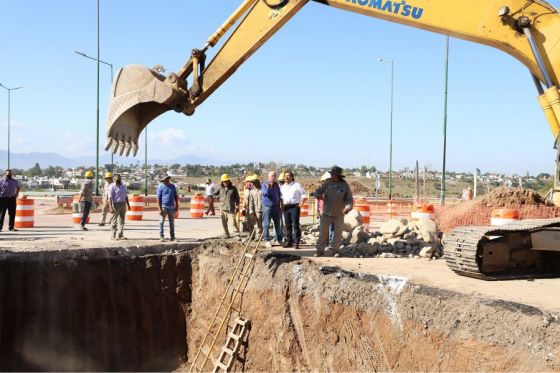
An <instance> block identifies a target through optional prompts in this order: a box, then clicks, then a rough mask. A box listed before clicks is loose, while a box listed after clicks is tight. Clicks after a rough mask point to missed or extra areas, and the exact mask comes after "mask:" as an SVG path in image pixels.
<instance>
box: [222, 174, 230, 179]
mask: <svg viewBox="0 0 560 373" xmlns="http://www.w3.org/2000/svg"><path fill="white" fill-rule="evenodd" d="M220 180H222V181H229V175H228V174H223V175H222V177H221V178H220Z"/></svg>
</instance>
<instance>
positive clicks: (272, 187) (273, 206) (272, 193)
mask: <svg viewBox="0 0 560 373" xmlns="http://www.w3.org/2000/svg"><path fill="white" fill-rule="evenodd" d="M261 190H262V204H263V230H264V236H263V240H264V244H265V246H266V247H268V248H270V247H272V243H271V242H270V221H271V220H272V221H273V222H274V231H275V232H276V241H277V242H278V244H279V245H280V244H281V242H282V228H281V226H280V219H281V218H280V211H281V210H282V199H281V192H280V186H279V185H278V182H277V181H276V171H270V172H269V173H268V178H267V180H266V181H265V182H264V183H263V185H262V187H261Z"/></svg>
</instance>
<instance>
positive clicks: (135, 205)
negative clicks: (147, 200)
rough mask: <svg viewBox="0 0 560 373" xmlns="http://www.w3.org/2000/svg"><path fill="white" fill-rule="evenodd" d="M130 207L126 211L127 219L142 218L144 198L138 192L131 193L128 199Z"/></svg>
mask: <svg viewBox="0 0 560 373" xmlns="http://www.w3.org/2000/svg"><path fill="white" fill-rule="evenodd" d="M128 203H129V204H130V209H129V210H128V211H127V212H126V218H127V220H136V221H138V220H142V218H143V216H144V198H142V196H141V195H139V194H133V195H132V197H131V198H130V199H129V200H128Z"/></svg>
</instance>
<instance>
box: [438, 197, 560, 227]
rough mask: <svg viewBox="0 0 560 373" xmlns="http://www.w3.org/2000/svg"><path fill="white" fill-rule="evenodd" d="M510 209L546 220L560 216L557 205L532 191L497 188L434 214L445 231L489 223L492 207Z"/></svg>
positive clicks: (439, 225)
mask: <svg viewBox="0 0 560 373" xmlns="http://www.w3.org/2000/svg"><path fill="white" fill-rule="evenodd" d="M496 208H514V209H517V210H519V212H520V215H521V219H549V218H554V217H558V216H560V208H558V207H555V206H554V205H553V204H552V203H551V202H549V201H547V200H545V199H543V198H542V197H541V196H540V194H538V193H537V192H535V191H533V190H528V189H521V188H506V187H500V188H496V189H494V190H493V191H492V192H490V193H489V194H487V195H485V196H483V197H481V198H478V199H476V200H473V201H467V202H463V203H461V204H458V205H454V206H448V207H444V208H443V209H442V210H441V211H439V213H438V214H437V215H436V222H437V224H438V227H439V229H440V230H442V231H444V232H447V231H450V230H451V229H453V228H456V227H460V226H487V225H490V218H491V214H492V210H493V209H496Z"/></svg>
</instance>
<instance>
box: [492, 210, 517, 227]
mask: <svg viewBox="0 0 560 373" xmlns="http://www.w3.org/2000/svg"><path fill="white" fill-rule="evenodd" d="M519 219H520V215H519V210H516V209H494V210H492V214H491V218H490V225H505V224H510V223H513V222H516V221H518V220H519Z"/></svg>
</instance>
